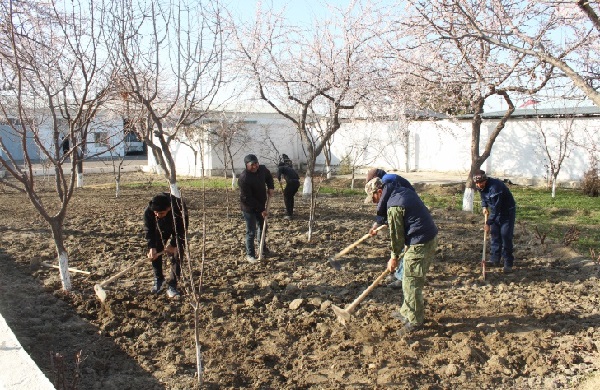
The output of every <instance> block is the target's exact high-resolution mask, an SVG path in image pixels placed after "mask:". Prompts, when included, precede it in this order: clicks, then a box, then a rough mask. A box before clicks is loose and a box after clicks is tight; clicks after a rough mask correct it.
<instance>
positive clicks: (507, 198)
mask: <svg viewBox="0 0 600 390" xmlns="http://www.w3.org/2000/svg"><path fill="white" fill-rule="evenodd" d="M479 195H480V196H481V207H482V208H485V207H488V208H489V211H490V214H489V217H488V220H487V221H486V223H487V224H488V225H491V224H493V223H494V222H499V220H500V217H507V216H508V215H509V213H510V212H511V211H514V209H515V207H516V203H515V198H513V196H512V194H511V192H510V190H509V189H508V187H507V186H506V184H504V183H503V182H502V180H498V179H492V178H488V179H487V182H486V183H485V187H484V188H483V190H481V191H480V192H479Z"/></svg>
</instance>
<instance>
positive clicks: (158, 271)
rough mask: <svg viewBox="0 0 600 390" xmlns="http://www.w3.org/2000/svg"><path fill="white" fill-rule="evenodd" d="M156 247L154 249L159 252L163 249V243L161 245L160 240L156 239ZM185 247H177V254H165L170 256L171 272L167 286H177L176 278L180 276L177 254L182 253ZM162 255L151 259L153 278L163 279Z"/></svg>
mask: <svg viewBox="0 0 600 390" xmlns="http://www.w3.org/2000/svg"><path fill="white" fill-rule="evenodd" d="M158 243H159V244H158V247H157V248H156V250H157V251H158V252H161V251H163V250H165V247H164V245H162V242H161V240H159V241H158ZM184 250H185V249H184V248H183V247H181V248H179V254H177V255H168V254H165V256H167V257H170V258H171V274H170V275H169V278H170V280H169V286H173V287H177V280H179V278H180V277H181V263H180V261H179V256H180V255H182V254H183V251H184ZM162 261H163V255H160V256H158V257H157V258H156V259H154V260H152V270H153V271H154V278H156V279H163V280H164V278H165V275H164V273H163V262H162Z"/></svg>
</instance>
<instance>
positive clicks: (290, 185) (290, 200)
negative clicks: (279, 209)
mask: <svg viewBox="0 0 600 390" xmlns="http://www.w3.org/2000/svg"><path fill="white" fill-rule="evenodd" d="M284 156H285V154H284ZM286 157H287V156H286ZM282 176H283V178H284V179H285V183H286V184H285V188H284V189H283V203H284V204H285V217H284V219H288V220H289V219H292V216H293V215H294V196H295V195H296V192H298V188H300V176H298V173H296V171H295V170H294V168H292V166H291V161H290V163H289V164H288V163H287V162H286V161H285V159H282V160H281V161H280V162H279V165H278V167H277V180H278V181H279V184H281V177H282Z"/></svg>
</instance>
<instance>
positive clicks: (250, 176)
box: [238, 154, 275, 263]
mask: <svg viewBox="0 0 600 390" xmlns="http://www.w3.org/2000/svg"><path fill="white" fill-rule="evenodd" d="M244 164H246V169H244V171H243V172H242V173H241V174H240V177H239V178H238V186H239V187H240V204H241V208H242V215H243V216H244V220H245V221H246V260H247V261H248V262H249V263H256V262H257V261H258V260H257V259H256V250H255V247H254V241H255V238H256V237H258V239H259V240H260V237H261V236H262V229H263V224H264V221H265V218H266V217H267V209H266V204H267V197H271V196H273V192H274V189H275V184H274V181H273V176H272V175H271V171H269V170H268V169H267V167H265V166H264V165H260V164H259V163H258V158H257V157H256V156H255V155H254V154H248V155H247V156H246V157H244ZM257 225H258V227H257ZM265 241H266V234H265ZM263 253H265V254H268V253H269V250H268V249H267V245H266V242H265V243H264V247H263Z"/></svg>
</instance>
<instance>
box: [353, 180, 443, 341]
mask: <svg viewBox="0 0 600 390" xmlns="http://www.w3.org/2000/svg"><path fill="white" fill-rule="evenodd" d="M365 192H366V193H367V198H366V199H365V203H367V202H368V201H371V202H373V203H377V217H376V222H375V223H374V224H373V227H372V228H371V231H370V233H371V234H376V232H375V229H376V228H377V227H378V226H380V225H383V224H387V225H388V226H389V230H390V239H391V248H392V250H391V256H390V259H389V261H388V264H387V268H388V271H390V272H394V271H396V269H397V268H398V262H399V261H400V259H401V257H402V254H403V253H404V260H403V261H404V275H403V280H402V292H403V295H404V302H403V303H402V307H401V308H400V311H397V312H393V313H392V317H394V318H396V319H398V320H400V322H401V323H402V325H404V327H403V328H402V329H400V330H399V331H398V332H397V333H398V335H400V336H404V335H406V334H408V333H411V332H414V331H415V330H418V329H420V328H421V327H422V325H423V321H424V316H425V308H424V300H423V286H424V285H425V277H426V276H427V271H428V270H429V267H430V265H431V262H432V260H433V256H434V255H435V251H436V248H437V233H438V228H437V226H436V225H435V223H434V222H433V218H432V217H431V214H430V213H429V210H428V209H427V207H426V206H425V205H424V204H423V202H422V201H421V198H419V196H418V195H417V193H416V192H415V191H413V190H411V189H409V188H407V187H403V186H400V185H398V184H396V183H388V184H384V183H383V182H382V181H381V179H380V178H378V177H376V178H374V179H371V180H370V181H369V182H368V183H367V184H366V186H365ZM384 192H385V193H386V194H385V195H386V199H384ZM405 246H406V250H404V248H405Z"/></svg>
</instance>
